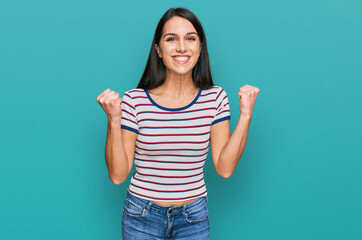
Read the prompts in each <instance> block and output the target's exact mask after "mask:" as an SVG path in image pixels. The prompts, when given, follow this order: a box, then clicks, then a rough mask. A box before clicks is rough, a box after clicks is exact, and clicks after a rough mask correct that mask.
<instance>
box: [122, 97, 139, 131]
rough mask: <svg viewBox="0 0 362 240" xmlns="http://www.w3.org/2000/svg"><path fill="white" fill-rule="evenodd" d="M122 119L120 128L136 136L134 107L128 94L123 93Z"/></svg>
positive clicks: (136, 124)
mask: <svg viewBox="0 0 362 240" xmlns="http://www.w3.org/2000/svg"><path fill="white" fill-rule="evenodd" d="M121 108H122V119H121V128H123V129H127V130H129V131H132V132H135V133H137V134H138V121H137V118H136V116H137V113H136V108H135V105H134V104H133V99H132V97H131V95H130V94H129V92H125V93H124V95H123V97H122V104H121Z"/></svg>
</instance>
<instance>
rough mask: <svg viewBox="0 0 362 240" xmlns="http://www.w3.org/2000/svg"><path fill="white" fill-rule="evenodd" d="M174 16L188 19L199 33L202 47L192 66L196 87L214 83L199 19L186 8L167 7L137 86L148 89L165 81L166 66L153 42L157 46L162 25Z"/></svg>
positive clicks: (204, 87) (210, 85)
mask: <svg viewBox="0 0 362 240" xmlns="http://www.w3.org/2000/svg"><path fill="white" fill-rule="evenodd" d="M174 16H179V17H182V18H185V19H187V20H189V21H190V22H191V23H192V25H193V26H194V28H195V29H196V31H197V33H198V35H199V38H200V42H201V43H202V45H201V46H202V48H201V52H200V56H199V59H198V61H197V63H196V65H195V66H194V68H193V69H192V80H193V82H194V85H195V86H196V87H200V88H202V89H209V88H211V87H212V86H213V85H214V83H213V81H212V76H211V70H210V62H209V54H208V52H207V44H206V36H205V32H204V29H203V27H202V26H201V23H200V21H199V19H198V18H197V17H196V16H195V14H193V13H192V12H191V11H190V10H188V9H186V8H170V9H168V10H167V11H166V12H165V14H164V15H163V16H162V18H161V19H160V21H159V22H158V25H157V28H156V31H155V35H154V36H153V41H152V45H151V50H150V54H149V56H148V60H147V64H146V67H145V71H144V72H143V75H142V77H141V80H140V82H139V83H138V86H137V88H142V89H146V90H149V89H152V88H156V87H158V86H160V85H162V84H163V83H164V82H165V79H166V67H165V65H164V64H163V62H162V59H161V58H159V56H158V54H157V51H156V49H155V44H157V45H158V46H159V42H160V38H161V34H162V30H163V26H164V25H165V23H166V22H167V21H168V20H169V19H170V18H172V17H174Z"/></svg>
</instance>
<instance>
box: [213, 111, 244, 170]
mask: <svg viewBox="0 0 362 240" xmlns="http://www.w3.org/2000/svg"><path fill="white" fill-rule="evenodd" d="M250 120H251V115H249V114H244V115H243V114H242V115H240V117H239V120H238V122H237V124H236V127H235V130H234V132H233V134H232V135H231V137H230V139H229V141H228V142H227V143H226V144H225V146H224V147H223V149H222V150H221V152H220V156H219V161H218V165H219V166H218V167H219V169H220V172H222V173H223V175H224V176H226V177H230V176H231V175H232V174H233V172H234V170H235V168H236V165H237V164H238V162H239V160H240V158H241V156H242V154H243V152H244V149H245V145H246V140H247V137H248V131H249V125H250Z"/></svg>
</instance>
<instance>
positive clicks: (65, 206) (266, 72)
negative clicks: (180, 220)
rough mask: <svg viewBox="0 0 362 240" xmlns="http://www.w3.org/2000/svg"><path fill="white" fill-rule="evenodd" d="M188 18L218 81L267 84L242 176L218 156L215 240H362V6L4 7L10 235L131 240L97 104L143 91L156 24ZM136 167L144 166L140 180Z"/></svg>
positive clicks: (1, 65) (122, 189)
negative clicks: (199, 28) (170, 13)
mask: <svg viewBox="0 0 362 240" xmlns="http://www.w3.org/2000/svg"><path fill="white" fill-rule="evenodd" d="M179 6H181V7H186V8H188V9H190V10H191V11H193V12H194V13H195V14H196V16H198V18H199V19H200V21H201V23H202V24H203V27H204V29H205V32H206V36H207V44H208V50H209V55H210V61H211V69H212V74H213V77H214V83H215V84H216V85H220V86H222V87H223V88H224V89H225V91H226V92H227V94H228V96H229V101H230V107H231V116H232V117H231V122H230V125H231V131H232V132H233V130H234V128H235V125H236V122H237V119H238V117H239V114H240V110H239V99H238V97H237V92H238V89H239V88H240V87H242V86H243V85H245V84H249V85H252V86H256V87H258V88H260V89H261V92H260V93H259V96H258V99H257V101H256V104H255V107H254V112H253V117H252V120H251V125H250V128H249V135H248V141H247V145H246V148H245V151H244V154H243V156H242V158H241V159H240V161H239V164H238V166H237V168H236V170H235V172H234V174H233V175H232V176H231V177H230V178H229V179H223V178H221V177H220V176H218V175H217V173H216V172H215V169H214V166H213V164H212V161H211V151H209V154H208V158H207V164H206V167H205V181H206V186H207V189H208V194H209V195H208V196H209V214H210V229H211V230H210V231H211V238H210V239H212V240H214V239H251V240H259V239H260V240H264V239H278V240H284V239H286V240H290V239H293V240H299V239H300V240H304V239H318V240H319V239H329V240H332V239H333V240H334V239H362V229H361V226H362V205H361V202H362V184H361V183H362V161H361V160H362V158H361V154H362V152H361V136H362V134H361V133H362V131H361V122H362V114H361V110H362V107H361V102H362V101H361V100H362V97H361V87H362V72H361V67H362V64H361V57H362V44H361V43H362V31H361V26H362V14H361V12H362V3H361V1H353V0H343V1H342V0H339V1H337V0H330V1H327V0H306V1H295V0H294V1H282V0H275V1H267V0H257V1H143V2H140V1H135V2H131V1H127V2H124V1H107V0H106V1H89V0H88V1H84V0H72V1H69V0H62V1H45V0H43V1H41V0H34V1H24V0H22V1H21V0H20V1H2V2H1V3H0V80H1V94H0V101H1V110H2V113H1V125H0V131H1V150H0V151H1V152H0V154H1V155H0V158H1V167H0V186H1V198H0V221H1V223H0V239H53V240H56V239H120V238H121V228H120V221H121V215H122V207H123V201H124V198H125V194H126V189H127V187H128V184H129V181H130V176H131V175H129V178H128V179H127V181H126V182H125V183H123V184H121V185H118V186H117V185H114V184H113V183H112V182H111V181H110V180H109V178H108V173H107V168H106V164H105V159H104V148H105V139H106V127H107V118H106V115H105V113H104V112H103V109H102V108H101V107H100V106H99V104H98V103H97V101H96V97H97V96H98V95H99V94H100V93H101V92H102V91H103V90H105V89H106V88H110V89H112V90H114V91H117V92H119V93H122V94H123V92H124V91H127V90H129V89H131V88H134V87H136V86H137V83H138V81H139V80H140V77H141V75H142V73H143V70H144V67H145V64H146V60H147V57H148V53H149V50H150V47H151V42H152V38H153V34H154V31H155V28H156V25H157V23H158V21H159V19H160V18H161V16H162V15H163V13H164V12H165V11H166V10H167V9H168V8H170V7H179ZM133 171H134V168H133V170H132V172H133Z"/></svg>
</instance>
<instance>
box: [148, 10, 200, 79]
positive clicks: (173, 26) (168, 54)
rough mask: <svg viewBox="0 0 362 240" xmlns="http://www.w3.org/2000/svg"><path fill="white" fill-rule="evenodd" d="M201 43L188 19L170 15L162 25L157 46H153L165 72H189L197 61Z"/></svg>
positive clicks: (182, 73)
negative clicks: (164, 67) (163, 65)
mask: <svg viewBox="0 0 362 240" xmlns="http://www.w3.org/2000/svg"><path fill="white" fill-rule="evenodd" d="M201 46H202V43H200V39H199V36H198V34H197V31H196V29H195V28H194V26H193V25H192V23H191V22H190V21H188V20H187V19H185V18H182V17H178V16H175V17H172V18H170V19H169V20H168V21H167V22H166V23H165V25H164V26H163V31H162V36H161V38H160V43H159V46H157V44H155V48H156V50H157V53H158V55H159V57H160V58H162V61H163V63H164V64H165V66H166V73H167V74H172V75H173V74H181V75H184V74H190V73H191V72H192V69H193V68H194V66H195V65H196V63H197V60H198V59H199V56H200V52H201Z"/></svg>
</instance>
